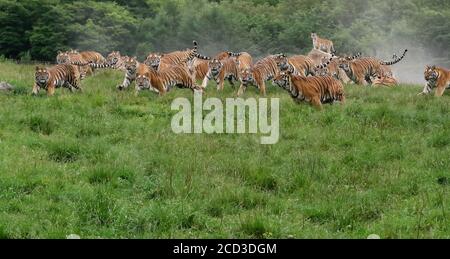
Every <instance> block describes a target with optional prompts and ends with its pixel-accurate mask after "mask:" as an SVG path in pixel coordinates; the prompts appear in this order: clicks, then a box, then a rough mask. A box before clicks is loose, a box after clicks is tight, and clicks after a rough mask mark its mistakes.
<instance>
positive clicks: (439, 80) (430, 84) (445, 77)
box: [419, 66, 450, 97]
mask: <svg viewBox="0 0 450 259" xmlns="http://www.w3.org/2000/svg"><path fill="white" fill-rule="evenodd" d="M424 75H425V80H426V81H427V84H426V85H425V88H424V89H423V91H422V93H420V94H419V95H427V94H430V93H431V92H432V91H433V89H434V88H436V94H435V95H436V96H437V97H441V96H442V95H444V92H445V89H450V70H448V69H446V68H443V67H437V66H427V67H426V68H425V73H424Z"/></svg>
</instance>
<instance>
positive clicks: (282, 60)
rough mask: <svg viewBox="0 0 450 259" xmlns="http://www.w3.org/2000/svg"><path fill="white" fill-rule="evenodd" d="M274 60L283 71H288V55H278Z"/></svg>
mask: <svg viewBox="0 0 450 259" xmlns="http://www.w3.org/2000/svg"><path fill="white" fill-rule="evenodd" d="M274 60H275V63H277V66H278V68H280V70H281V71H286V70H288V69H289V60H288V58H287V56H286V55H284V54H279V55H276V56H275V59H274Z"/></svg>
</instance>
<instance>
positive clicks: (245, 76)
mask: <svg viewBox="0 0 450 259" xmlns="http://www.w3.org/2000/svg"><path fill="white" fill-rule="evenodd" d="M241 79H242V83H243V84H244V85H249V84H253V83H255V77H254V75H253V70H252V69H251V68H247V69H244V70H242V71H241Z"/></svg>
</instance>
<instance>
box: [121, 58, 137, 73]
mask: <svg viewBox="0 0 450 259" xmlns="http://www.w3.org/2000/svg"><path fill="white" fill-rule="evenodd" d="M124 64H125V68H126V69H127V71H129V72H132V73H135V72H136V70H137V67H138V62H137V58H136V57H133V58H131V57H128V58H126V59H125V62H124Z"/></svg>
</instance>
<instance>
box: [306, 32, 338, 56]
mask: <svg viewBox="0 0 450 259" xmlns="http://www.w3.org/2000/svg"><path fill="white" fill-rule="evenodd" d="M311 39H312V40H313V46H314V49H317V50H321V51H324V52H326V53H330V54H332V53H335V49H334V44H333V42H332V41H331V40H327V39H322V38H320V37H319V36H318V35H317V33H311Z"/></svg>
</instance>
